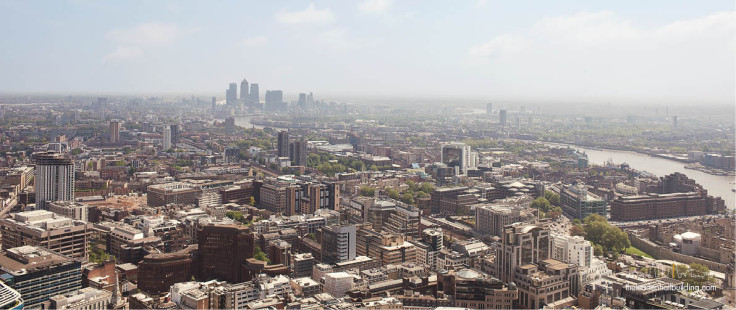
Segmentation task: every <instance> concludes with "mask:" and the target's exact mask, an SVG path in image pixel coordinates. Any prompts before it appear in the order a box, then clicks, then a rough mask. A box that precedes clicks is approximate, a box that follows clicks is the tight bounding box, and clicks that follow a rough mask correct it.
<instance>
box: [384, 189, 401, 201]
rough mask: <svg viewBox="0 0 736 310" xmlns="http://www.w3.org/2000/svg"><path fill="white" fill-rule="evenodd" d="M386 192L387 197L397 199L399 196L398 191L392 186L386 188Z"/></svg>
mask: <svg viewBox="0 0 736 310" xmlns="http://www.w3.org/2000/svg"><path fill="white" fill-rule="evenodd" d="M387 192H388V198H391V199H395V200H399V198H400V197H399V192H398V191H396V190H394V189H392V188H389V189H388V190H387Z"/></svg>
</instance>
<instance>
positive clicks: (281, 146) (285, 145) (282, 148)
mask: <svg viewBox="0 0 736 310" xmlns="http://www.w3.org/2000/svg"><path fill="white" fill-rule="evenodd" d="M276 156H278V157H289V132H287V131H283V130H282V131H279V135H278V139H277V140H276Z"/></svg>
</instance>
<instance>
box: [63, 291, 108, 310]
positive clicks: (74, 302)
mask: <svg viewBox="0 0 736 310" xmlns="http://www.w3.org/2000/svg"><path fill="white" fill-rule="evenodd" d="M110 302H112V293H111V292H110V291H107V290H98V289H96V288H93V287H85V288H83V289H80V290H79V291H76V292H71V293H66V294H61V295H56V296H54V297H51V309H58V310H67V309H68V310H71V309H90V310H91V309H108V306H109V305H110Z"/></svg>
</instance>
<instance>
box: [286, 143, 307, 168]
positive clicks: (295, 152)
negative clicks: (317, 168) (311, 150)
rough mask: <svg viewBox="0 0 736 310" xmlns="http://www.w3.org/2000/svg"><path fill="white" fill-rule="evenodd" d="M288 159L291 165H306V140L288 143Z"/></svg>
mask: <svg viewBox="0 0 736 310" xmlns="http://www.w3.org/2000/svg"><path fill="white" fill-rule="evenodd" d="M289 159H290V160H291V165H292V166H306V165H307V141H305V140H299V141H294V142H291V143H290V144H289Z"/></svg>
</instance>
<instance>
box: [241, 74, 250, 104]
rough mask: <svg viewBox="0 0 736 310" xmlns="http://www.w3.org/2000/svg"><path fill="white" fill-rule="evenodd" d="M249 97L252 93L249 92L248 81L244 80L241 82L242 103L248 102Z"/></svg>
mask: <svg viewBox="0 0 736 310" xmlns="http://www.w3.org/2000/svg"><path fill="white" fill-rule="evenodd" d="M248 95H250V92H248V80H246V79H243V81H242V82H240V101H242V102H246V101H248Z"/></svg>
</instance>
